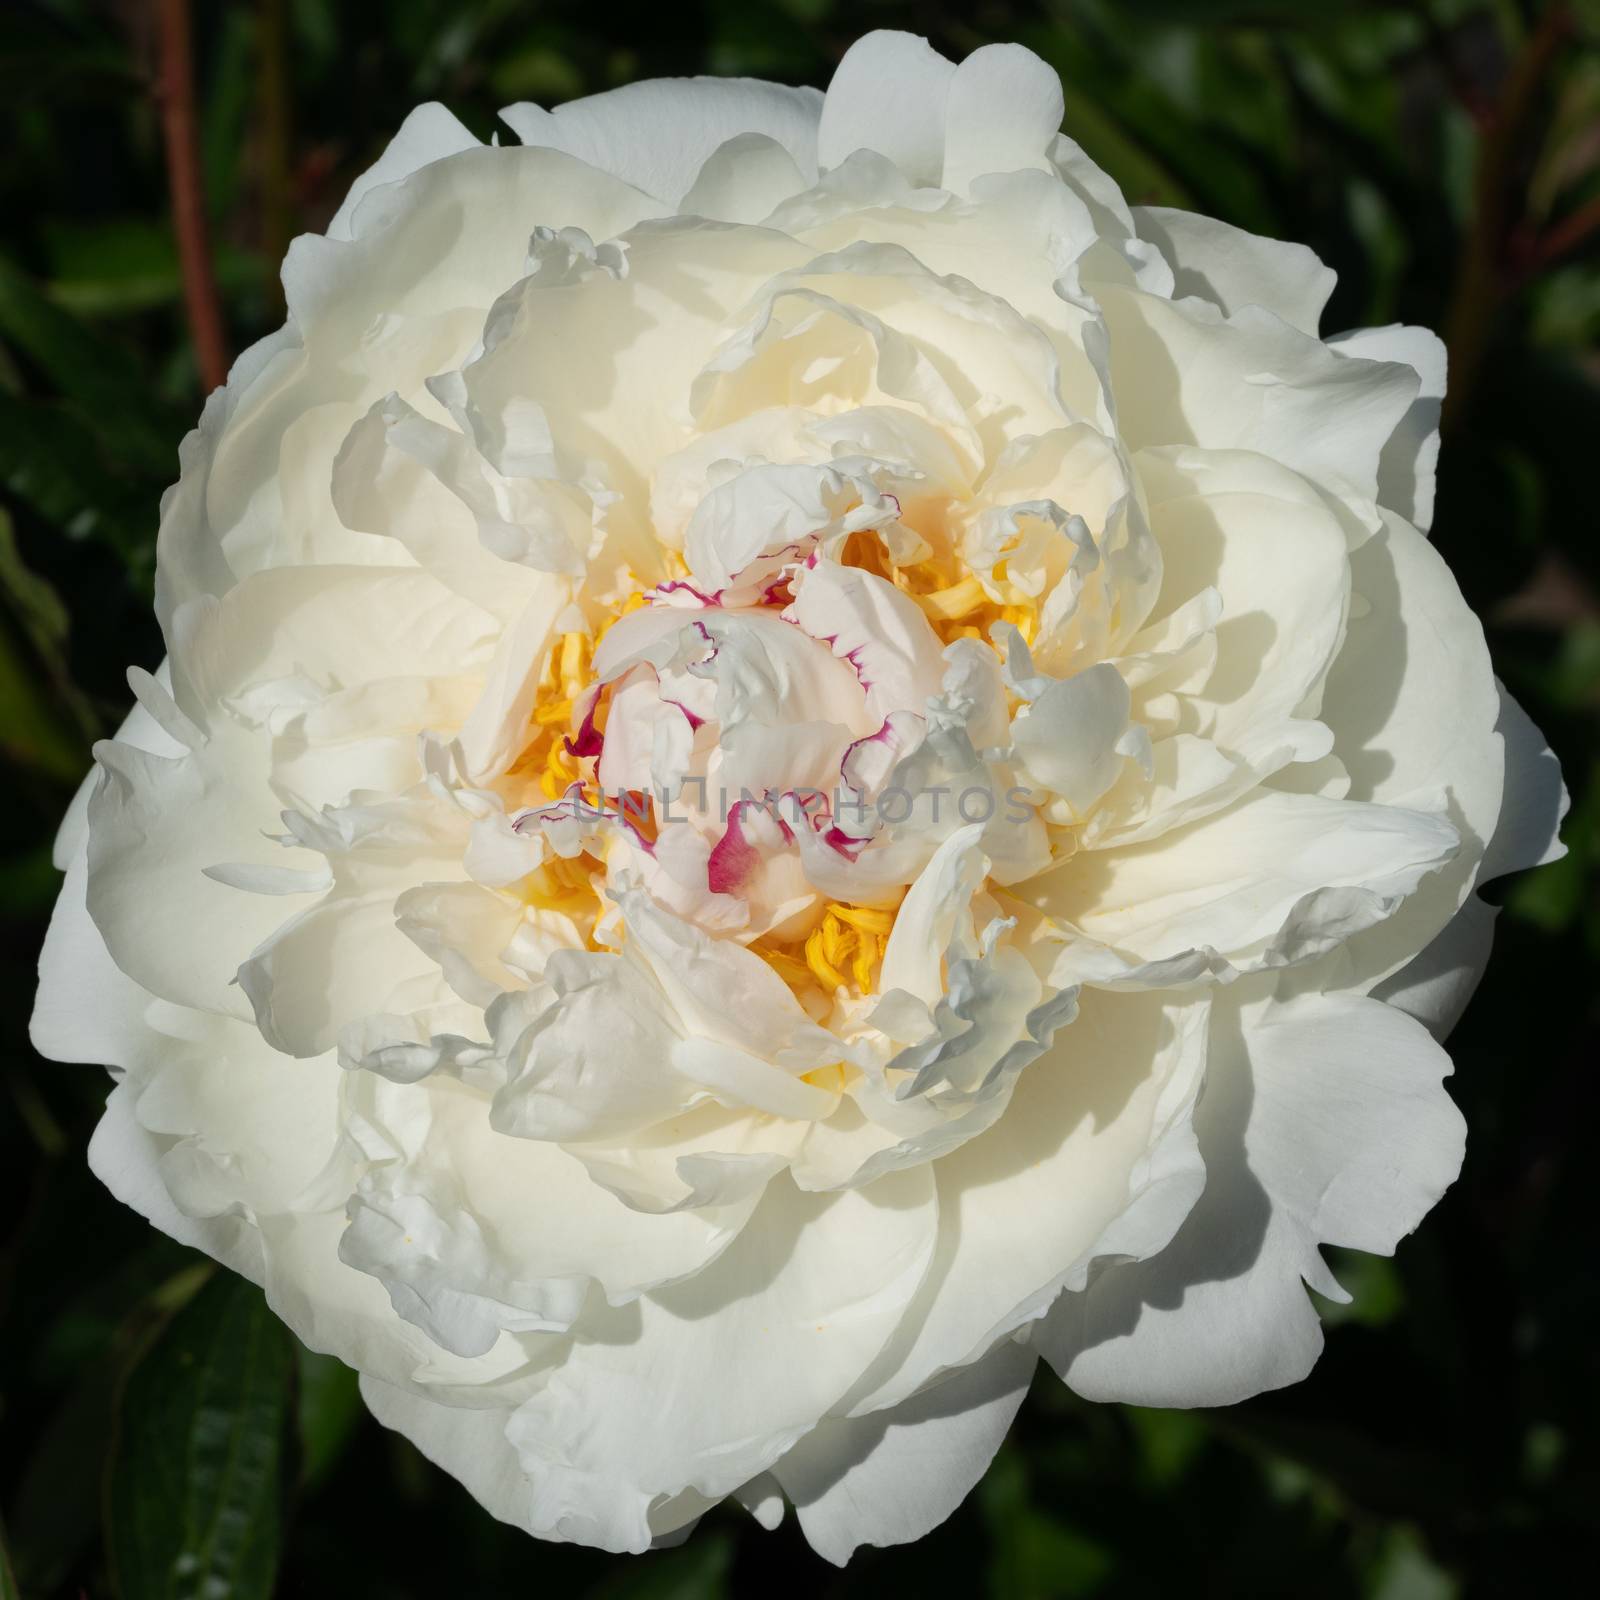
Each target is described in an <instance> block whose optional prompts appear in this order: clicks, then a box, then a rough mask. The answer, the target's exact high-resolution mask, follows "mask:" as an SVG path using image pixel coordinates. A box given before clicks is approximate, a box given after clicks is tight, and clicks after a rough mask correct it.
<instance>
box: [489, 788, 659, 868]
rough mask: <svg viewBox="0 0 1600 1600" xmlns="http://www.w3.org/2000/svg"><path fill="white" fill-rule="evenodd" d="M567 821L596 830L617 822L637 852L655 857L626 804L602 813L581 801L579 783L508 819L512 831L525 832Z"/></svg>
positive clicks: (650, 844)
mask: <svg viewBox="0 0 1600 1600" xmlns="http://www.w3.org/2000/svg"><path fill="white" fill-rule="evenodd" d="M569 818H570V819H571V820H572V821H574V822H591V823H593V824H594V825H595V826H596V827H603V826H605V825H606V824H607V823H620V824H621V825H622V826H623V827H624V828H626V829H627V830H628V832H629V833H630V834H632V836H633V844H634V846H635V848H636V849H639V850H642V851H644V853H645V854H646V855H647V856H649V857H651V858H652V859H654V857H655V853H656V847H655V846H654V845H653V844H652V843H651V842H650V841H649V840H648V839H647V838H645V836H644V835H643V834H642V833H641V832H640V831H639V826H638V824H637V823H636V822H635V821H634V820H633V818H632V817H631V816H629V815H628V811H627V807H626V804H624V806H623V809H622V810H620V811H607V812H605V813H604V814H602V813H600V812H599V811H598V810H597V809H596V807H595V806H593V805H592V804H591V803H590V802H589V801H587V800H585V799H584V797H583V785H582V784H581V783H569V784H568V785H567V787H566V790H565V792H564V793H563V794H562V796H561V798H560V799H559V800H555V801H552V802H551V803H550V804H549V805H547V806H533V807H530V808H529V809H528V810H526V811H519V812H518V813H517V815H516V816H514V817H513V818H512V819H511V831H512V832H513V833H526V832H527V831H528V828H529V826H530V825H532V824H535V823H542V822H562V821H566V820H567V819H569Z"/></svg>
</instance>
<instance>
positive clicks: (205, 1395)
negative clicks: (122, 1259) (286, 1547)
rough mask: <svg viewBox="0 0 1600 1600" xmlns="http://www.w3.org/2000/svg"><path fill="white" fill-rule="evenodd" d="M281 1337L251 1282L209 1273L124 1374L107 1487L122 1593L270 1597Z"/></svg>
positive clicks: (281, 1407)
mask: <svg viewBox="0 0 1600 1600" xmlns="http://www.w3.org/2000/svg"><path fill="white" fill-rule="evenodd" d="M293 1381H294V1341H293V1340H292V1339H291V1337H290V1335H289V1333H288V1331H287V1330H286V1329H285V1328H284V1326H283V1324H282V1323H281V1322H279V1321H278V1319H277V1318H276V1317H275V1316H273V1314H272V1313H271V1312H270V1311H269V1310H268V1309H267V1305H266V1301H265V1299H264V1298H263V1297H262V1294H261V1291H260V1290H259V1289H257V1288H255V1287H254V1285H252V1284H249V1283H247V1282H245V1281H244V1280H243V1279H242V1278H238V1277H235V1276H234V1275H233V1274H232V1273H227V1272H219V1273H217V1274H216V1275H215V1276H214V1277H213V1278H212V1279H211V1280H210V1281H209V1282H208V1283H207V1284H206V1285H205V1287H204V1288H202V1289H201V1290H200V1292H199V1293H198V1294H197V1295H195V1297H194V1298H193V1299H192V1300H191V1301H190V1302H189V1303H188V1305H186V1306H185V1307H184V1308H183V1309H182V1310H181V1311H179V1312H178V1313H177V1314H176V1315H175V1316H174V1317H173V1319H172V1321H171V1322H170V1323H169V1324H168V1325H167V1327H166V1328H165V1329H164V1330H163V1331H162V1333H161V1334H160V1336H159V1337H158V1338H157V1339H156V1340H155V1342H154V1343H153V1344H152V1345H151V1346H150V1348H149V1349H148V1350H147V1351H146V1353H145V1354H144V1356H143V1357H142V1358H141V1359H140V1360H139V1362H138V1364H137V1365H136V1366H135V1367H134V1369H133V1371H132V1372H131V1373H130V1374H129V1376H128V1381H127V1386H126V1388H125V1390H124V1392H123V1396H122V1403H121V1406H120V1408H119V1415H118V1423H117V1436H116V1443H115V1446H114V1448H113V1451H112V1458H111V1465H110V1473H109V1481H108V1486H107V1496H106V1519H107V1525H106V1539H107V1545H108V1547H109V1550H110V1554H111V1560H112V1567H113V1570H114V1572H115V1575H116V1581H117V1588H118V1592H119V1593H120V1594H121V1595H122V1596H123V1597H124V1600H255V1597H265V1596H267V1595H270V1594H271V1592H272V1585H273V1579H274V1576H275V1574H276V1570H277V1563H278V1542H279V1534H280V1530H281V1527H282V1522H283V1473H284V1465H285V1459H286V1447H287V1443H288V1429H289V1425H290V1409H291V1400H292V1395H293Z"/></svg>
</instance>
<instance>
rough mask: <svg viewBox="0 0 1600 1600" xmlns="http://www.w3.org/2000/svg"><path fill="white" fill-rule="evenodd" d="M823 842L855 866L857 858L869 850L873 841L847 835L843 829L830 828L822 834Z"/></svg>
mask: <svg viewBox="0 0 1600 1600" xmlns="http://www.w3.org/2000/svg"><path fill="white" fill-rule="evenodd" d="M818 832H821V830H820V829H819V830H818ZM822 842H823V843H824V844H825V845H827V846H828V847H829V848H830V849H831V850H834V851H837V852H838V854H840V855H841V856H843V857H844V858H845V860H846V861H848V862H849V863H850V864H851V865H852V866H854V865H855V862H856V858H857V857H858V856H859V855H860V854H861V852H862V851H863V850H865V849H866V848H867V846H868V844H870V843H871V840H869V839H858V838H856V837H855V836H854V835H853V834H849V833H846V832H845V831H844V829H843V828H829V829H828V831H827V832H826V833H823V834H822Z"/></svg>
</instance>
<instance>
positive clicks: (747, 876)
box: [706, 800, 761, 895]
mask: <svg viewBox="0 0 1600 1600" xmlns="http://www.w3.org/2000/svg"><path fill="white" fill-rule="evenodd" d="M759 804H760V802H759V801H753V800H740V801H738V802H737V803H736V804H735V805H734V806H732V807H731V808H730V810H729V812H728V826H727V827H726V828H725V829H724V830H723V834H722V837H721V838H720V839H719V840H717V842H716V844H714V845H713V846H712V847H711V854H710V855H709V856H708V857H707V858H706V887H707V888H708V889H709V890H710V891H711V892H712V894H733V895H737V894H743V893H744V890H745V888H746V886H747V885H748V884H749V882H750V880H751V878H753V877H754V876H755V874H756V871H757V869H758V868H759V867H760V865H761V852H760V851H759V850H757V849H756V847H755V846H754V845H753V844H751V843H750V841H749V840H748V839H746V838H745V836H744V824H743V823H742V821H741V820H740V816H739V813H740V812H742V811H743V810H744V808H745V807H746V806H747V805H759Z"/></svg>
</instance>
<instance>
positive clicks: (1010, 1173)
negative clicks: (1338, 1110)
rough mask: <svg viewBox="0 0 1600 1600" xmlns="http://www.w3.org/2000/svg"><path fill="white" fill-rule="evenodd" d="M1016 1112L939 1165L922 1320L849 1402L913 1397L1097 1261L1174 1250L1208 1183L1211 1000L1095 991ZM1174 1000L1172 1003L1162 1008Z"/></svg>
mask: <svg viewBox="0 0 1600 1600" xmlns="http://www.w3.org/2000/svg"><path fill="white" fill-rule="evenodd" d="M1082 1001H1083V1008H1082V1012H1081V1014H1080V1015H1079V1017H1078V1019H1077V1020H1076V1021H1075V1022H1073V1023H1072V1024H1071V1026H1070V1027H1066V1028H1063V1029H1062V1030H1061V1031H1060V1032H1059V1033H1058V1034H1057V1035H1056V1037H1055V1040H1054V1043H1053V1044H1052V1045H1051V1047H1050V1049H1049V1050H1048V1051H1047V1052H1046V1053H1045V1054H1044V1055H1043V1056H1041V1057H1040V1058H1039V1059H1038V1060H1037V1061H1035V1062H1034V1063H1033V1064H1032V1065H1031V1066H1029V1067H1028V1069H1027V1070H1026V1071H1025V1072H1023V1074H1022V1076H1021V1077H1020V1079H1019V1080H1018V1082H1017V1087H1016V1092H1015V1093H1014V1094H1013V1096H1012V1099H1011V1104H1010V1105H1009V1107H1008V1108H1007V1110H1006V1114H1005V1115H1004V1116H1003V1117H1001V1118H1000V1120H999V1121H998V1122H997V1123H996V1124H995V1125H994V1127H992V1128H990V1129H989V1131H988V1132H987V1133H985V1134H984V1135H983V1136H982V1137H981V1138H978V1139H973V1140H971V1141H970V1142H969V1143H966V1144H963V1145H961V1147H960V1148H959V1149H956V1150H953V1151H951V1152H950V1153H948V1154H945V1155H943V1156H941V1157H940V1159H939V1160H938V1161H937V1162H935V1163H934V1164H933V1169H932V1170H933V1173H934V1176H935V1180H936V1182H937V1184H938V1188H939V1217H940V1229H939V1249H938V1253H937V1255H936V1256H935V1258H934V1261H933V1264H932V1266H931V1267H930V1268H929V1283H930V1286H931V1287H932V1292H931V1293H930V1294H929V1295H928V1297H927V1300H926V1303H925V1306H924V1309H923V1312H922V1315H921V1317H920V1318H919V1319H918V1322H917V1324H916V1325H915V1326H913V1327H908V1329H907V1330H906V1335H905V1337H904V1342H903V1343H899V1342H897V1345H896V1347H895V1348H894V1349H892V1350H891V1351H890V1352H889V1353H888V1354H887V1355H886V1357H885V1359H884V1360H883V1361H882V1362H880V1363H879V1364H878V1365H877V1366H876V1367H875V1368H874V1369H873V1370H872V1371H871V1372H870V1373H869V1374H868V1375H867V1377H866V1378H865V1379H864V1380H863V1382H862V1384H861V1386H860V1387H859V1389H858V1390H857V1391H856V1393H855V1395H854V1396H853V1397H852V1398H853V1400H854V1401H855V1408H854V1409H856V1410H859V1411H870V1410H873V1409H875V1408H877V1407H879V1406H882V1405H884V1404H888V1403H893V1402H896V1401H898V1400H900V1399H901V1398H902V1397H904V1396H906V1395H909V1394H912V1393H914V1392H915V1391H916V1390H917V1389H918V1388H920V1387H921V1386H922V1385H923V1384H924V1383H926V1382H927V1381H928V1379H929V1378H931V1377H933V1376H934V1375H935V1374H937V1373H939V1372H940V1371H942V1370H944V1369H945V1368H948V1367H957V1366H961V1365H963V1364H965V1363H966V1362H968V1361H970V1360H972V1359H973V1357H974V1356H975V1355H976V1354H978V1353H979V1352H981V1351H983V1350H986V1349H987V1348H989V1346H990V1345H992V1344H993V1343H994V1341H995V1340H996V1339H999V1338H1003V1337H1004V1336H1006V1335H1007V1334H1009V1333H1011V1332H1013V1331H1014V1330H1015V1329H1017V1328H1019V1327H1021V1326H1022V1325H1023V1324H1024V1323H1026V1322H1029V1321H1031V1320H1033V1319H1034V1318H1037V1317H1040V1316H1042V1315H1044V1313H1045V1312H1046V1310H1047V1309H1048V1308H1049V1307H1050V1305H1051V1303H1052V1302H1053V1301H1054V1300H1055V1299H1056V1297H1057V1295H1059V1294H1060V1293H1061V1291H1062V1289H1063V1287H1064V1286H1070V1287H1072V1288H1074V1289H1081V1288H1082V1287H1083V1285H1084V1282H1085V1281H1086V1279H1087V1278H1088V1277H1089V1276H1090V1274H1091V1269H1092V1267H1093V1264H1094V1263H1095V1262H1096V1261H1097V1260H1100V1259H1102V1258H1104V1259H1110V1260H1115V1259H1117V1258H1119V1257H1120V1258H1124V1259H1129V1260H1139V1259H1143V1258H1144V1257H1146V1256H1150V1255H1153V1254H1155V1253H1156V1252H1157V1251H1159V1250H1161V1249H1162V1248H1163V1247H1164V1246H1166V1244H1167V1242H1168V1241H1169V1240H1170V1239H1171V1238H1172V1237H1173V1235H1174V1234H1175V1233H1176V1232H1177V1230H1178V1228H1179V1225H1180V1224H1181V1223H1182V1222H1183V1219H1184V1217H1185V1216H1186V1215H1187V1214H1188V1212H1189V1209H1190V1207H1191V1206H1193V1205H1194V1203H1195V1200H1196V1198H1197V1197H1198V1196H1199V1194H1200V1191H1201V1189H1202V1187H1203V1186H1204V1183H1205V1174H1204V1169H1203V1167H1202V1165H1201V1161H1200V1157H1199V1154H1198V1152H1197V1150H1196V1146H1195V1138H1194V1132H1193V1128H1192V1127H1191V1117H1192V1114H1193V1110H1194V1103H1195V1098H1196V1096H1197V1095H1198V1094H1199V1092H1200V1086H1201V1084H1202V1082H1203V1081H1204V1075H1205V1071H1206V1056H1207V1039H1206V1030H1207V1022H1208V1017H1209V1005H1208V1002H1207V1000H1206V999H1205V998H1204V997H1202V998H1200V999H1198V1000H1193V1001H1189V1002H1186V1003H1171V1001H1170V997H1166V996H1155V995H1148V994H1125V995H1124V994H1119V995H1113V994H1108V993H1105V992H1103V991H1102V992H1097V991H1092V990H1086V991H1085V992H1084V994H1083V996H1082ZM1164 1002H1167V1003H1164Z"/></svg>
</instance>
